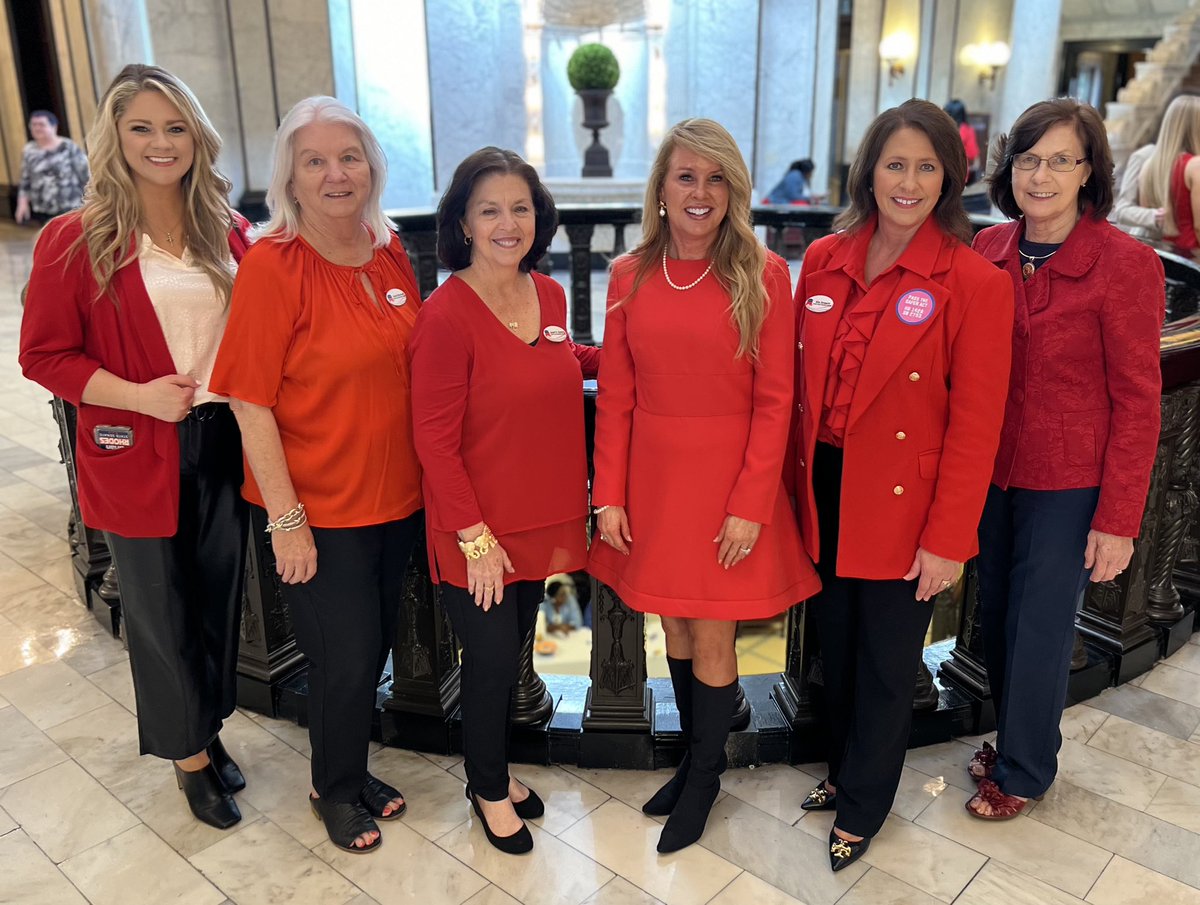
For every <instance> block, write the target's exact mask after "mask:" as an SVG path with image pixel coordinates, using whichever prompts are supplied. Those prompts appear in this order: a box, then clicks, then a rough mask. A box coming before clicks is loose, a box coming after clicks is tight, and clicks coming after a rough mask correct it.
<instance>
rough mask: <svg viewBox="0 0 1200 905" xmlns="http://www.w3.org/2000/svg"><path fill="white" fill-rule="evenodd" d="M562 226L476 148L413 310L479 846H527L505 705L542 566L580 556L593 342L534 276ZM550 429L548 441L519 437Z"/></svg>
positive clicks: (567, 566)
mask: <svg viewBox="0 0 1200 905" xmlns="http://www.w3.org/2000/svg"><path fill="white" fill-rule="evenodd" d="M557 226H558V212H557V211H556V210H555V209H554V199H553V198H551V197H550V193H549V191H547V190H546V187H545V186H544V185H542V182H541V180H540V179H539V178H538V175H537V171H536V170H534V168H533V167H531V166H530V165H529V164H528V163H526V162H525V161H524V160H522V159H521V158H520V157H519V156H518V155H517V154H515V153H513V152H512V151H503V150H501V149H499V148H491V147H489V148H482V149H480V150H478V151H476V152H475V153H474V154H472V155H470V156H469V157H467V158H466V159H465V160H464V161H463V162H462V163H460V164H459V165H458V168H457V169H456V170H455V171H454V177H453V179H452V180H451V181H450V187H449V188H448V189H446V194H445V195H444V196H443V197H442V200H441V203H440V204H439V205H438V212H437V230H438V257H439V258H441V261H442V263H443V264H445V265H446V266H447V267H448V268H450V269H451V270H453V271H454V273H453V274H452V275H451V277H450V278H449V279H447V280H446V282H445V283H443V284H442V286H441V287H440V288H438V289H437V291H435V292H434V293H433V294H432V295H431V296H430V297H429V300H428V301H427V302H426V303H425V305H424V307H423V308H422V309H421V313H420V315H419V316H418V318H417V324H416V328H415V330H414V332H413V339H412V344H411V346H410V349H411V351H412V404H413V428H414V439H415V443H416V448H417V455H418V456H419V457H420V459H421V465H422V467H423V469H424V480H423V487H424V490H425V507H426V519H427V522H428V530H427V535H426V536H427V539H428V546H429V567H430V572H431V574H432V575H433V579H434V581H435V582H437V583H438V584H439V586H440V588H439V589H440V591H441V601H442V605H443V606H444V607H445V608H446V612H447V614H448V615H449V616H450V621H451V622H452V623H453V625H454V632H455V634H456V635H457V636H458V640H459V641H460V642H461V643H462V648H463V652H462V712H463V752H464V754H465V755H466V771H467V790H466V792H467V798H468V799H469V800H470V802H471V805H472V807H473V808H474V809H475V813H476V815H477V816H478V817H479V819H480V823H481V824H482V826H483V829H484V832H485V834H486V835H487V838H488V841H489V842H490V843H491V844H492V845H494V846H495V847H496V848H498V849H500V850H501V851H503V852H506V853H508V854H522V853H525V852H528V851H529V850H530V849H532V848H533V836H532V834H531V833H530V832H529V828H528V827H527V826H525V824H524V822H523V821H524V820H525V819H529V818H534V817H540V816H542V813H543V812H544V805H543V803H542V800H541V799H540V798H539V797H538V795H537V793H536V792H534V791H533V790H532V789H530V788H529V787H528V786H526V785H524V784H522V783H521V782H519V781H518V780H517V779H516V778H515V777H513V776H511V775H510V774H509V772H508V729H509V717H508V710H509V702H510V700H511V699H512V688H513V686H514V685H515V684H516V681H517V668H518V665H519V664H518V661H519V655H520V651H521V645H522V643H523V642H524V640H525V638H526V637H528V635H529V633H530V631H532V629H533V625H534V620H536V619H537V613H538V607H539V606H540V605H541V602H542V599H543V597H544V596H545V595H544V589H545V588H544V584H545V579H546V577H547V576H549V575H552V574H554V573H555V572H569V571H572V570H575V569H579V568H582V567H583V564H584V563H585V562H586V559H587V535H586V529H585V523H586V520H587V457H586V451H585V449H584V426H583V378H584V377H593V376H595V373H596V366H597V364H598V359H599V354H600V352H599V350H598V349H595V348H593V347H590V346H576V345H575V344H574V343H572V342H571V340H570V339H569V338H568V336H567V330H566V325H567V304H566V296H565V295H564V294H563V290H562V287H560V286H559V285H558V283H556V282H555V281H554V280H552V279H550V278H549V277H546V276H543V275H542V274H540V273H538V272H537V271H536V270H534V265H535V264H537V262H538V260H539V259H540V258H541V257H542V255H544V254H545V253H546V250H547V249H548V248H549V247H550V240H551V239H552V238H553V237H554V231H555V229H556V228H557ZM547 424H553V425H555V426H556V434H555V438H554V442H553V443H544V442H537V441H536V440H533V441H530V439H529V438H536V437H538V436H540V435H541V434H543V433H544V432H545V426H546V425H547Z"/></svg>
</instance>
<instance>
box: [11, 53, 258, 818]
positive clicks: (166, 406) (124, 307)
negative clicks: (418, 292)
mask: <svg viewBox="0 0 1200 905" xmlns="http://www.w3.org/2000/svg"><path fill="white" fill-rule="evenodd" d="M90 143H91V144H90V146H91V152H92V167H93V170H94V174H95V175H94V177H93V180H92V184H91V191H90V193H89V195H88V200H87V202H86V204H85V205H84V207H83V210H82V211H80V212H78V213H73V214H71V215H69V216H66V217H63V218H61V219H59V220H56V221H55V222H54V223H53V224H51V225H50V226H48V227H47V228H46V230H45V231H44V232H43V233H42V234H41V236H40V237H39V240H38V243H37V246H36V248H35V249H34V263H33V274H32V276H31V277H30V281H29V291H28V295H27V298H26V305H25V315H24V319H23V320H22V323H21V351H20V361H21V367H22V369H23V370H24V372H25V376H27V377H29V378H30V379H31V380H35V381H37V382H38V383H40V384H41V385H42V386H44V387H46V389H48V390H50V391H51V392H52V393H54V394H55V395H57V396H61V397H62V398H64V399H66V400H67V401H69V402H71V403H72V404H74V405H76V406H78V408H79V416H78V422H77V426H76V431H77V437H78V439H77V442H76V456H75V468H76V476H77V480H78V485H79V506H80V509H81V511H82V513H83V519H84V521H85V522H86V523H87V524H88V525H90V526H92V527H94V528H97V529H100V530H103V531H104V532H105V535H106V537H107V539H108V546H109V549H110V550H111V551H112V554H113V559H114V561H115V562H116V565H117V572H118V574H119V577H120V583H121V611H122V618H123V620H124V628H125V631H124V634H125V637H126V639H127V641H128V645H129V666H130V669H131V671H132V673H133V690H134V697H135V699H136V700H137V721H138V739H139V745H140V748H141V753H142V754H153V755H155V756H156V757H162V758H167V759H170V760H173V761H174V762H175V775H176V781H177V782H178V783H179V785H180V787H181V788H182V789H183V790H184V792H185V793H186V795H187V800H188V805H189V806H190V808H191V810H192V812H193V813H194V814H195V815H196V817H197V818H198V819H200V820H202V821H203V822H205V823H208V824H210V825H212V826H215V827H218V828H220V829H224V828H226V827H229V826H232V825H233V824H235V823H237V822H238V821H239V820H241V812H240V811H239V810H238V807H237V803H236V802H235V801H234V800H233V798H232V797H231V794H230V793H232V792H236V791H238V790H239V789H241V788H243V787H244V786H245V784H246V781H245V779H244V777H243V776H242V773H241V770H240V769H239V768H238V766H237V764H236V763H234V761H233V760H232V758H230V757H229V755H228V753H227V752H226V751H225V748H224V746H223V745H222V744H221V739H220V736H219V735H218V733H219V732H220V731H221V724H222V721H223V720H224V719H225V718H227V717H228V716H229V715H230V714H231V713H233V709H234V705H235V702H236V694H237V675H236V668H237V638H238V627H239V624H240V622H241V603H242V572H243V567H244V558H245V550H246V513H245V508H244V506H243V505H242V503H241V500H240V499H239V497H238V485H239V484H240V483H241V480H242V463H241V454H240V452H241V446H240V442H239V438H238V429H237V424H236V423H235V422H234V419H233V416H232V415H231V414H230V412H229V405H228V400H226V399H224V398H222V397H221V396H220V395H219V394H218V392H217V391H215V390H214V389H213V388H212V386H211V381H210V374H211V372H212V366H213V358H214V357H215V355H216V351H217V346H218V344H219V343H220V341H221V334H222V331H223V330H224V328H225V320H226V317H227V311H228V301H229V295H230V289H231V287H232V285H233V274H234V270H235V268H236V266H237V265H236V261H237V260H239V259H240V258H241V257H242V254H243V253H244V252H245V250H246V238H245V232H244V228H245V226H246V222H245V220H243V219H242V218H241V217H239V216H238V215H237V214H235V213H233V212H232V211H231V210H230V209H229V202H228V195H229V182H228V180H226V179H225V177H224V176H222V175H221V174H220V173H219V172H217V170H216V160H217V155H218V153H219V151H220V148H221V139H220V137H219V136H218V135H217V133H216V132H215V131H214V129H213V127H212V125H211V124H210V123H209V121H208V119H207V117H205V115H204V111H203V110H202V109H201V108H200V104H199V103H198V102H197V100H196V98H195V97H194V96H193V95H192V93H191V91H189V90H188V88H187V86H185V85H184V84H183V83H182V82H180V81H179V80H178V79H177V78H176V77H175V76H173V75H171V74H170V73H169V72H166V71H165V70H163V69H159V68H158V67H156V66H143V65H139V64H133V65H129V66H126V67H125V68H124V69H122V70H121V72H120V73H118V75H117V77H116V79H114V80H113V83H112V84H111V85H110V86H109V87H108V90H107V91H106V92H105V94H104V97H103V98H102V99H101V101H100V108H99V110H98V112H97V114H96V123H95V125H94V126H93V128H92V131H91V136H90Z"/></svg>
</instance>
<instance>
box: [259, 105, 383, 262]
mask: <svg viewBox="0 0 1200 905" xmlns="http://www.w3.org/2000/svg"><path fill="white" fill-rule="evenodd" d="M312 123H340V124H342V125H345V126H349V127H350V128H352V129H353V130H354V131H355V132H357V133H358V137H359V140H360V141H362V146H363V153H365V154H366V157H367V164H368V166H370V168H371V191H370V192H369V193H368V194H367V204H366V207H365V208H364V210H363V221H364V222H365V223H366V224H367V226H368V227H369V228H370V230H371V234H372V236H373V239H374V242H373V244H374V245H375V247H376V248H383V247H384V246H385V245H387V244H388V242H390V241H391V235H392V234H391V227H392V223H391V221H390V220H388V218H387V217H386V216H385V215H384V213H383V206H382V205H381V204H380V198H381V197H382V196H383V187H384V185H385V184H386V183H387V158H386V157H384V155H383V148H382V147H380V145H379V141H378V140H377V139H376V138H375V134H374V133H373V132H372V131H371V128H370V127H369V126H368V125H367V124H366V123H365V122H364V121H363V119H362V117H361V116H359V115H358V114H357V113H355V112H354V111H353V110H351V109H350V108H349V107H347V106H346V105H345V104H343V103H342V102H341V101H339V100H338V99H337V98H333V97H326V96H323V95H319V96H316V97H306V98H305V99H304V100H302V101H297V102H296V105H295V106H294V107H292V109H291V110H289V111H288V112H287V115H286V116H284V118H283V121H282V122H281V123H280V124H279V129H278V130H277V131H276V132H275V146H274V149H273V150H272V153H271V156H272V158H273V162H272V166H271V182H270V185H268V186H267V210H269V211H270V212H271V216H270V219H268V220H267V222H266V223H264V224H263V225H262V226H261V227H260V228H259V230H258V231H257V233H258V238H260V239H277V240H280V241H284V242H287V241H290V240H292V239H294V238H296V236H298V235H299V234H300V205H299V204H297V203H296V199H295V198H293V197H292V193H291V191H290V190H289V188H288V186H289V185H290V184H291V181H292V166H293V156H294V154H295V139H296V132H297V131H299V130H300V129H302V128H304V127H305V126H307V125H311V124H312Z"/></svg>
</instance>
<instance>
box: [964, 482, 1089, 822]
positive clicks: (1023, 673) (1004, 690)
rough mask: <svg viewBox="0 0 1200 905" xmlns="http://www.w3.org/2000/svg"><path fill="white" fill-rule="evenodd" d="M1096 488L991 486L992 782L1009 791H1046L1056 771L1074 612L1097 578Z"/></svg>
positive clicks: (987, 570) (984, 592)
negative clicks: (1093, 574)
mask: <svg viewBox="0 0 1200 905" xmlns="http://www.w3.org/2000/svg"><path fill="white" fill-rule="evenodd" d="M1099 498H1100V490H1099V488H1097V487H1083V488H1078V489H1074V490H1023V489H1021V488H1016V487H1010V488H1009V489H1008V490H1001V489H1000V488H999V487H997V486H996V485H994V484H993V485H992V486H990V487H989V488H988V496H987V503H986V504H985V505H984V507H983V519H982V520H981V521H980V523H979V558H978V560H976V568H977V570H978V572H979V608H980V627H981V628H982V631H983V656H984V661H985V663H986V665H987V672H988V684H989V685H990V686H991V690H992V700H993V702H994V703H995V705H996V729H997V733H996V750H997V751H999V757H998V758H997V760H996V765H995V767H994V768H993V770H992V780H993V781H994V782H995V783H996V784H997V785H999V786H1000V789H1001V791H1003V792H1005V793H1006V794H1008V795H1020V796H1021V797H1022V798H1034V797H1036V796H1038V795H1041V794H1042V793H1043V792H1045V791H1046V789H1048V788H1050V784H1051V783H1052V782H1054V777H1055V776H1056V775H1057V773H1058V749H1059V747H1061V745H1062V736H1061V735H1060V734H1059V730H1058V725H1059V722H1060V721H1061V719H1062V711H1063V704H1064V703H1065V702H1066V697H1067V679H1068V675H1069V673H1070V666H1071V648H1072V646H1073V645H1074V643H1075V609H1076V604H1077V602H1078V600H1079V594H1080V592H1081V591H1082V590H1083V588H1084V585H1086V584H1087V580H1088V575H1089V574H1090V573H1089V572H1088V571H1087V570H1085V569H1084V567H1083V558H1084V553H1085V552H1086V549H1087V536H1088V531H1089V530H1090V528H1091V522H1092V516H1093V515H1095V512H1096V503H1097V501H1098V500H1099Z"/></svg>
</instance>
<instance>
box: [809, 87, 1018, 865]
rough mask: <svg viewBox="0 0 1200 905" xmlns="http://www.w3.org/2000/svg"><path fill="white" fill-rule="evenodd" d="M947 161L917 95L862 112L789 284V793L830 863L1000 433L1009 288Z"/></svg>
mask: <svg viewBox="0 0 1200 905" xmlns="http://www.w3.org/2000/svg"><path fill="white" fill-rule="evenodd" d="M966 175H967V160H966V155H965V153H964V152H963V145H962V140H961V139H960V138H959V136H958V131H957V130H956V128H955V126H954V122H953V121H952V120H951V119H950V117H948V116H947V115H946V114H945V113H943V112H942V111H941V110H939V109H938V108H937V107H936V106H934V105H933V104H931V103H929V102H928V101H922V100H910V101H907V102H906V103H904V104H902V105H901V106H899V107H895V108H893V109H891V110H888V111H886V112H885V113H883V114H881V115H880V116H879V117H878V118H876V120H875V121H874V122H873V123H872V124H871V126H870V128H869V129H868V130H867V133H866V135H865V136H864V138H863V141H862V145H861V146H860V149H859V153H858V157H857V158H856V159H855V161H854V164H853V166H852V167H851V168H850V179H849V192H850V199H851V200H850V206H849V208H848V209H847V210H846V211H845V212H844V213H843V214H842V215H841V216H840V218H839V220H838V221H837V223H836V224H835V225H837V226H841V227H843V229H842V230H841V231H840V232H837V233H835V234H834V235H832V236H827V237H825V238H823V239H821V240H819V241H817V242H815V243H813V245H812V247H811V248H810V249H809V250H808V253H807V254H806V255H805V258H804V269H803V270H802V271H801V273H800V283H799V285H798V287H797V289H796V301H797V318H798V331H799V342H798V343H797V350H796V376H797V387H796V399H797V408H796V415H797V417H796V423H797V433H796V437H795V441H796V443H795V446H796V456H795V459H794V462H793V470H792V477H793V478H794V482H795V489H796V509H797V513H798V515H799V518H800V524H801V533H802V535H803V536H804V541H805V545H806V546H807V547H808V552H809V554H810V555H811V556H812V558H813V559H814V560H816V561H817V571H818V573H819V574H820V576H821V585H822V590H821V593H820V594H819V595H818V596H817V597H815V598H814V599H813V601H812V604H811V606H810V608H809V612H810V613H811V614H812V616H813V619H814V620H815V621H816V627H817V633H818V637H819V640H820V647H821V661H822V665H823V675H824V687H825V696H826V702H827V704H828V710H829V723H830V748H829V778H828V779H827V780H826V781H825V782H823V783H822V784H821V785H819V786H817V788H815V789H813V791H812V792H811V793H810V794H809V796H808V798H807V799H806V800H805V801H804V803H803V805H802V807H804V809H805V810H832V809H834V808H836V809H837V819H836V821H835V824H834V829H833V830H832V831H831V832H830V835H829V845H830V852H829V861H830V865H831V866H832V867H833V869H834V870H835V871H836V870H841V869H842V868H844V867H846V866H848V865H849V864H852V863H853V862H854V861H855V860H857V859H858V858H859V857H860V856H861V855H862V854H863V852H865V851H866V849H867V846H868V845H869V843H870V840H871V837H873V836H874V835H875V834H876V833H877V832H879V829H880V827H882V826H883V822H884V819H885V818H886V817H887V813H888V809H889V808H890V807H891V804H892V800H893V799H894V797H895V794H896V787H897V785H898V783H899V781H900V771H901V768H902V767H903V765H904V752H905V749H906V747H907V742H908V735H909V727H910V724H911V720H912V698H913V691H914V685H915V681H916V675H917V665H918V661H919V659H920V656H921V647H922V644H923V643H924V639H925V632H926V630H927V629H928V626H929V620H930V617H931V615H932V607H931V605H930V602H929V601H931V600H932V598H933V596H934V595H935V594H937V593H938V592H939V591H942V590H945V589H946V588H947V587H949V586H950V584H951V583H952V582H953V581H954V580H955V578H956V577H957V576H958V574H959V572H960V570H961V569H962V564H963V562H964V561H965V560H967V559H969V558H970V557H971V556H973V555H974V554H975V551H976V539H975V528H976V526H977V525H978V522H979V513H980V510H981V509H982V508H983V500H984V496H985V494H986V492H987V482H988V476H989V474H990V471H991V462H992V459H993V458H994V456H995V450H996V443H997V440H998V438H999V433H1000V421H1001V417H1002V414H1003V410H1004V388H1005V384H1006V379H1007V375H1008V367H1009V355H1010V351H1009V348H1008V344H1007V343H1003V342H997V341H996V337H997V336H1005V335H1007V333H1008V331H1009V330H1010V329H1011V328H1012V287H1011V285H1010V284H1009V281H1008V280H1007V279H1006V278H1005V276H1004V274H1003V273H1002V272H1000V271H998V270H997V269H996V268H994V267H992V266H991V265H990V264H988V263H987V262H986V261H984V260H983V259H982V258H981V257H980V256H979V255H977V254H976V253H975V252H973V251H971V249H970V247H969V245H968V242H969V240H970V237H971V228H970V224H969V223H968V222H967V218H966V214H965V213H963V209H962V200H961V198H962V187H963V185H965V184H966Z"/></svg>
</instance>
